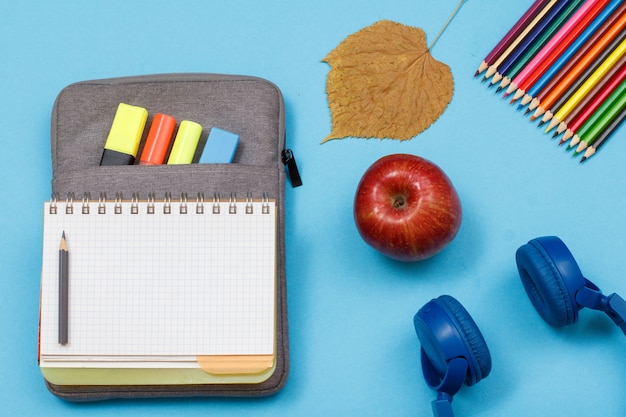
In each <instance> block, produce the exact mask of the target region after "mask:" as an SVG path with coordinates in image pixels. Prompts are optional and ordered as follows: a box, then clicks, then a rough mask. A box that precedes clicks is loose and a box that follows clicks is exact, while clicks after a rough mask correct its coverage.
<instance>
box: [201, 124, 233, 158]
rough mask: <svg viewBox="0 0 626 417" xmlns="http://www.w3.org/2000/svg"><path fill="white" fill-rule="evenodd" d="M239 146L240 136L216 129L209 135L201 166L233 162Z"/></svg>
mask: <svg viewBox="0 0 626 417" xmlns="http://www.w3.org/2000/svg"><path fill="white" fill-rule="evenodd" d="M238 144H239V135H237V134H236V133H232V132H228V131H226V130H223V129H220V128H219V127H214V128H212V129H211V132H210V133H209V138H208V139H207V142H206V145H205V146H204V150H203V151H202V156H200V163H201V164H220V163H225V164H227V163H230V162H233V157H234V156H235V152H236V151H237V145H238Z"/></svg>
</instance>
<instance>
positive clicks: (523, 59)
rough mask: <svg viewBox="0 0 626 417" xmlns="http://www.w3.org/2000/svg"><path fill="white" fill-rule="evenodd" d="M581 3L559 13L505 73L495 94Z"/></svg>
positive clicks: (532, 56) (577, 0)
mask: <svg viewBox="0 0 626 417" xmlns="http://www.w3.org/2000/svg"><path fill="white" fill-rule="evenodd" d="M583 1H584V0H574V1H572V2H571V3H570V4H569V6H568V8H567V10H565V11H564V12H563V13H561V14H560V15H559V16H558V18H557V19H556V20H555V21H554V22H552V24H551V25H550V26H549V27H548V29H546V30H545V31H544V32H543V34H542V35H541V37H540V38H539V39H538V40H537V41H536V42H535V43H533V44H532V45H531V46H530V48H529V49H528V51H526V52H525V53H524V54H523V55H522V56H521V57H520V59H519V60H517V62H516V63H515V65H513V67H512V68H511V69H510V70H509V71H507V74H506V76H505V77H504V78H503V79H502V81H501V82H500V86H498V89H497V90H496V92H497V93H499V92H500V91H502V90H504V89H505V88H507V87H508V86H509V85H510V84H511V80H512V79H513V78H515V77H516V76H517V74H519V73H520V72H521V71H522V70H523V69H524V67H525V66H526V65H527V64H528V63H529V62H530V61H531V60H532V59H533V58H534V57H535V55H537V53H538V52H539V51H540V50H541V48H543V47H544V45H545V44H546V43H548V42H549V41H550V39H551V38H552V36H554V34H555V33H556V32H557V31H558V30H559V29H560V28H561V26H562V25H563V24H564V23H565V22H566V21H567V19H569V18H570V16H571V15H572V13H574V12H575V11H576V9H577V8H578V6H580V3H582V2H583Z"/></svg>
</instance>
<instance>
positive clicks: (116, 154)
mask: <svg viewBox="0 0 626 417" xmlns="http://www.w3.org/2000/svg"><path fill="white" fill-rule="evenodd" d="M147 119H148V111H147V110H146V109H144V108H143V107H137V106H131V105H130V104H124V103H120V104H119V106H118V107H117V112H116V113H115V117H114V119H113V124H112V125H111V130H110V131H109V136H108V137H107V141H106V143H105V145H104V152H103V153H102V159H100V165H132V164H133V163H134V162H135V157H136V156H137V151H138V150H139V142H141V135H142V134H143V129H144V127H145V125H146V120H147Z"/></svg>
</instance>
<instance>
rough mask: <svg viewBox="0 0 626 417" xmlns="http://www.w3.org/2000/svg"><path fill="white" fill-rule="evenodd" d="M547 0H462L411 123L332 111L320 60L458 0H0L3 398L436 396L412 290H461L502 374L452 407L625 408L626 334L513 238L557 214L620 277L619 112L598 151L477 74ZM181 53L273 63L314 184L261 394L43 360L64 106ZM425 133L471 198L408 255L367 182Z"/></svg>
mask: <svg viewBox="0 0 626 417" xmlns="http://www.w3.org/2000/svg"><path fill="white" fill-rule="evenodd" d="M531 3H532V2H531V1H530V0H525V1H516V2H501V1H496V0H483V1H478V0H472V1H468V2H466V4H465V5H464V6H463V8H462V9H461V11H460V13H459V14H458V16H457V17H456V19H455V20H454V21H453V22H452V24H451V26H450V27H449V29H448V31H447V32H446V33H445V34H444V35H443V37H442V38H441V39H440V40H439V42H438V43H437V45H436V47H435V48H434V50H433V55H434V57H435V58H436V59H438V60H440V61H442V62H444V63H446V64H448V65H449V66H450V67H451V69H452V73H453V75H454V80H455V92H454V97H453V100H452V102H451V103H450V105H449V107H448V108H447V109H446V111H445V112H444V114H443V115H442V116H441V118H440V119H439V120H438V121H437V122H436V123H435V124H434V125H432V126H431V127H430V128H429V129H428V130H426V131H425V132H424V133H423V134H421V135H419V136H418V137H416V138H414V139H412V140H410V141H406V142H397V141H393V140H382V141H381V140H364V139H353V138H352V139H345V140H340V141H332V142H329V143H326V144H324V145H320V144H319V143H320V141H321V140H322V139H323V138H324V137H325V136H326V135H327V134H328V133H329V132H330V127H331V126H330V113H329V110H328V107H327V100H326V93H325V82H326V76H327V74H328V71H329V67H328V65H327V64H325V63H322V62H321V60H322V59H323V58H324V57H325V56H326V54H327V53H328V52H330V51H331V50H332V49H334V48H335V47H336V46H337V45H338V44H339V43H340V42H341V41H342V40H343V39H344V38H345V37H346V36H348V35H350V34H352V33H354V32H356V31H358V30H360V29H361V28H364V27H366V26H369V25H371V24H372V23H374V22H376V21H378V20H380V19H390V20H394V21H397V22H400V23H404V24H407V25H411V26H418V27H421V28H423V29H424V30H425V32H426V34H427V36H428V38H429V40H432V39H433V38H434V37H435V35H436V34H437V33H438V32H439V29H440V28H441V26H442V25H443V23H444V22H445V21H446V20H447V18H448V16H449V15H450V13H451V12H452V10H453V9H454V8H455V7H456V5H457V1H456V0H440V1H426V0H391V1H388V2H384V3H383V2H380V1H372V0H358V1H357V0H332V1H330V0H318V1H315V2H312V1H310V0H307V1H304V0H289V1H287V0H284V1H280V0H266V1H243V0H231V1H224V2H217V1H207V2H200V1H177V2H174V1H162V0H153V1H132V0H123V1H118V0H106V1H89V2H85V1H78V0H77V1H69V0H57V1H54V2H49V1H28V0H25V1H20V2H4V3H3V5H2V6H0V39H1V41H0V56H1V57H2V59H1V60H0V93H1V97H2V100H0V132H1V133H0V143H1V144H2V155H3V158H2V159H3V162H2V164H0V172H1V178H2V181H3V186H2V188H3V193H2V194H3V198H2V199H3V201H2V203H1V204H0V225H1V229H2V233H1V234H0V236H1V238H0V239H1V245H2V246H1V248H2V254H3V262H2V270H3V271H2V273H1V274H2V278H1V280H0V297H1V300H0V301H1V302H0V331H1V332H0V334H1V335H2V338H1V339H2V340H1V341H0V415H2V416H41V415H47V416H73V415H88V416H113V415H115V416H125V415H132V416H134V417H140V416H151V417H156V416H172V415H187V416H195V415H197V416H207V415H220V416H242V415H250V414H254V415H257V416H300V415H307V416H315V415H359V416H379V415H389V416H428V415H430V414H431V412H430V401H431V400H432V398H433V397H434V395H433V393H432V392H431V391H430V390H429V389H428V388H427V387H426V384H425V383H424V381H423V379H422V376H421V368H420V364H419V354H418V353H419V343H418V340H417V338H416V336H415V333H414V330H413V324H412V319H413V315H414V314H415V312H416V311H417V310H418V309H419V308H420V307H421V306H422V305H423V304H424V303H426V302H427V301H428V300H430V299H431V298H434V297H436V296H438V295H440V294H444V293H446V294H450V295H453V296H455V297H456V298H458V299H459V300H460V301H461V302H462V303H463V304H464V305H465V307H466V308H467V309H468V310H469V311H470V313H472V315H473V317H474V319H475V321H476V322H477V324H478V325H479V327H480V328H481V330H482V332H483V334H484V336H485V339H486V340H487V343H488V345H489V347H490V350H491V354H492V358H493V370H492V373H491V375H490V376H489V377H488V378H486V379H484V380H483V381H481V382H480V383H479V384H478V385H475V386H473V387H471V388H467V387H464V388H463V389H462V390H461V392H460V393H459V394H458V395H457V396H455V400H454V403H453V407H454V409H455V411H456V414H457V416H503V415H506V416H509V415H545V416H547V415H549V416H588V415H600V414H601V415H604V416H623V415H625V414H626V384H624V375H625V374H626V361H624V352H625V344H624V343H625V340H624V337H623V335H622V334H621V332H620V331H619V329H617V328H616V327H615V326H614V325H613V324H612V323H611V322H610V320H609V319H608V318H606V317H605V316H604V315H602V314H601V313H597V312H593V311H587V310H585V311H583V312H582V313H581V317H580V320H579V322H578V323H577V324H576V325H574V326H570V327H568V328H562V329H553V328H551V327H549V326H548V325H547V324H545V323H544V322H542V321H541V319H540V318H539V316H538V315H537V314H536V312H535V311H534V309H533V308H532V306H531V304H530V303H529V301H528V299H527V298H526V295H525V293H524V291H523V289H522V286H521V284H520V282H519V278H518V276H517V272H516V268H515V262H514V252H515V250H516V249H517V247H518V246H520V245H521V244H523V243H525V242H526V241H528V240H529V239H531V238H533V237H536V236H540V235H547V234H556V235H559V236H561V238H562V239H563V240H564V241H565V242H566V243H567V244H568V246H569V247H570V249H571V250H572V252H573V253H574V255H575V256H576V258H577V261H578V263H579V265H581V268H582V270H583V272H584V273H585V275H586V276H587V277H588V278H590V279H592V280H593V281H594V282H595V283H596V284H598V285H599V286H600V287H601V288H602V289H603V290H604V291H605V293H611V292H617V293H621V294H624V295H626V282H625V281H624V280H623V278H622V277H623V271H624V262H623V259H624V255H623V254H624V252H625V251H626V240H625V239H624V233H625V231H626V227H625V225H624V207H625V203H626V198H625V197H624V196H625V195H626V194H625V193H624V190H625V189H626V176H625V175H624V156H625V155H626V141H625V140H624V138H623V136H624V130H623V129H622V130H620V131H619V132H617V134H616V135H615V137H613V139H612V140H611V142H609V143H608V144H607V145H606V146H605V147H604V148H603V149H601V151H600V152H599V153H598V154H597V155H596V156H594V157H593V158H592V159H590V160H589V161H587V163H586V164H583V165H580V164H579V163H578V159H573V158H571V155H570V154H568V153H567V152H565V151H564V149H563V148H559V147H558V146H557V145H556V143H555V142H554V141H551V140H550V139H549V136H546V135H544V134H543V132H542V130H540V129H538V128H537V127H536V126H535V125H533V124H531V123H530V122H529V121H528V120H527V119H525V118H524V117H523V116H522V114H521V113H517V112H516V111H515V109H514V108H513V107H511V106H509V105H508V104H506V103H507V102H506V101H505V100H503V99H502V98H501V97H500V96H497V95H495V94H494V90H488V89H487V88H486V86H485V85H484V84H481V83H480V81H479V80H477V79H475V78H473V75H474V72H475V70H476V68H477V67H478V64H479V63H480V62H481V60H482V59H483V58H484V56H486V55H487V53H488V52H489V51H490V50H491V48H492V47H493V46H494V45H495V44H496V43H497V42H498V41H499V40H500V39H501V37H502V36H503V35H504V34H505V33H506V32H507V31H508V29H509V28H510V27H511V26H512V25H513V24H514V23H515V21H517V19H518V18H519V17H520V16H521V15H522V14H523V13H524V11H525V10H526V9H527V8H528V7H529V6H530V4H531ZM164 72H214V73H232V74H246V75H255V76H260V77H263V78H267V79H269V80H270V81H273V82H274V83H276V84H277V85H278V86H279V87H280V88H281V90H282V92H283V94H284V96H285V101H286V108H287V132H288V140H289V145H290V147H291V148H292V149H293V150H294V152H295V155H296V158H297V161H298V164H299V167H300V169H301V174H302V177H303V180H304V186H303V187H300V188H296V189H291V188H289V189H287V191H286V193H287V194H286V198H287V219H286V221H287V236H286V238H287V248H288V254H287V273H288V297H289V320H290V346H291V373H290V377H289V380H288V382H287V385H286V386H285V388H284V389H283V390H282V391H281V392H280V393H278V394H277V395H275V396H272V397H269V398H262V399H178V400H170V399H158V400H150V401H148V400H138V401H109V402H103V403H91V404H69V403H66V402H64V401H62V400H59V399H57V398H56V397H54V396H53V395H51V394H50V393H48V391H47V390H46V388H45V386H44V382H43V379H42V377H41V375H40V372H39V369H38V365H37V323H38V302H39V278H40V268H41V232H42V225H41V221H42V220H41V207H42V202H43V201H44V200H46V199H47V198H49V195H50V191H51V189H50V180H51V175H52V174H51V162H50V146H49V125H50V112H51V108H52V104H53V101H54V99H55V97H56V95H57V93H58V92H59V91H60V90H61V89H62V88H63V87H65V86H66V85H68V84H70V83H72V82H75V81H81V80H88V79H97V78H108V77H116V76H125V75H138V74H150V73H164ZM398 152H408V153H414V154H418V155H421V156H423V157H426V158H428V159H430V160H432V161H433V162H435V163H437V164H438V165H439V166H441V167H442V168H443V169H444V170H445V172H446V173H447V174H448V175H449V177H450V178H451V180H452V181H453V183H454V184H455V187H456V188H457V191H458V193H459V195H460V197H461V200H462V203H463V209H464V219H463V224H462V226H461V229H460V231H459V234H458V235H457V237H456V239H455V240H454V241H453V242H452V243H451V244H450V245H449V246H448V247H447V248H446V249H445V250H444V251H443V252H442V253H440V254H439V255H437V256H435V257H434V258H432V259H430V260H427V261H424V262H421V263H416V264H401V263H397V262H394V261H391V260H389V259H386V258H385V257H383V256H381V255H379V254H378V253H376V252H374V251H373V250H372V249H370V248H369V247H368V246H367V245H366V244H365V243H364V242H363V241H362V240H361V239H360V237H359V236H358V234H357V231H356V229H355V227H354V224H353V220H352V198H353V195H354V191H355V189H356V185H357V183H358V181H359V179H360V177H361V175H362V174H363V172H364V171H365V170H366V168H367V167H368V166H369V165H370V164H372V163H373V162H374V161H375V160H376V159H378V158H379V157H382V156H384V155H387V154H391V153H398Z"/></svg>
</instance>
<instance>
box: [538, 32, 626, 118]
mask: <svg viewBox="0 0 626 417" xmlns="http://www.w3.org/2000/svg"><path fill="white" fill-rule="evenodd" d="M625 52H626V40H623V41H622V43H620V44H619V46H618V47H617V48H616V49H615V50H614V51H613V52H612V53H611V54H610V55H609V56H608V57H607V58H606V60H604V61H603V62H602V64H601V65H600V66H599V67H598V69H596V70H595V71H594V73H593V74H591V76H589V78H587V80H586V81H585V82H584V83H583V85H582V86H580V88H579V89H578V90H576V92H575V93H574V94H573V95H572V96H571V97H570V99H569V100H567V102H566V103H565V104H564V105H563V106H562V107H561V108H560V109H559V110H558V111H557V112H556V113H555V114H554V116H552V117H551V119H552V121H555V122H556V125H558V124H559V123H561V121H562V120H563V118H565V116H567V115H568V114H569V113H570V112H571V111H572V110H573V109H574V107H576V105H578V103H580V101H581V100H582V98H583V97H584V96H585V95H587V93H589V91H590V90H591V89H592V88H593V87H594V86H595V85H596V84H597V83H598V82H599V81H600V79H601V78H602V77H604V76H605V75H606V74H607V73H608V72H609V70H610V69H611V67H613V66H614V65H615V64H616V63H617V61H619V59H620V58H621V57H622V55H624V53H625ZM548 113H549V112H546V114H548ZM544 116H545V115H544ZM556 125H555V126H556Z"/></svg>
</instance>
